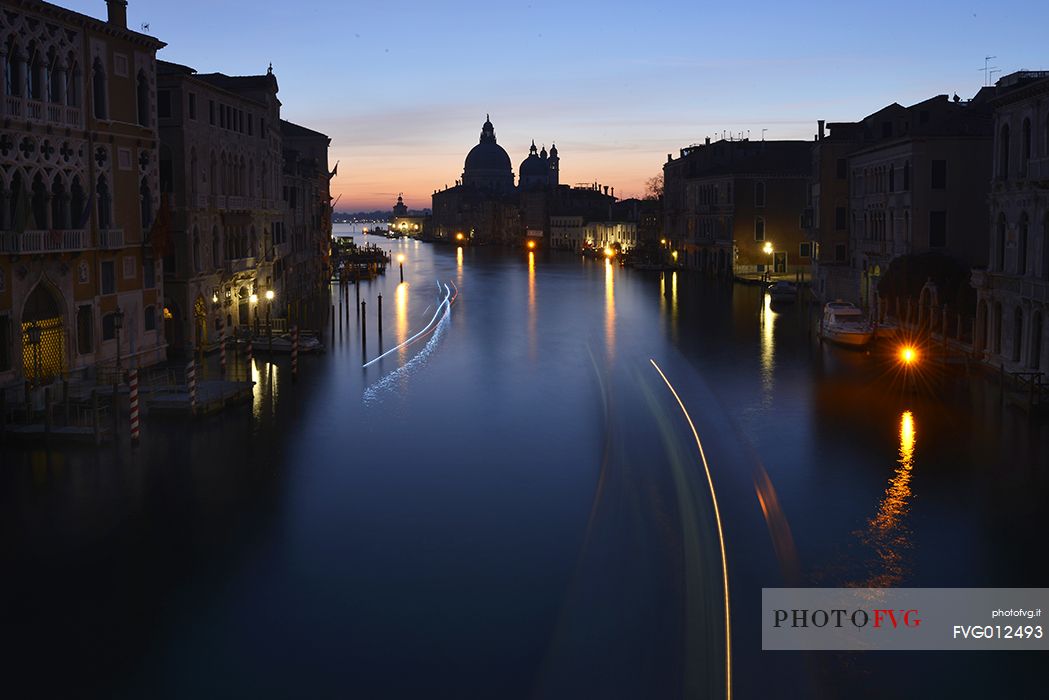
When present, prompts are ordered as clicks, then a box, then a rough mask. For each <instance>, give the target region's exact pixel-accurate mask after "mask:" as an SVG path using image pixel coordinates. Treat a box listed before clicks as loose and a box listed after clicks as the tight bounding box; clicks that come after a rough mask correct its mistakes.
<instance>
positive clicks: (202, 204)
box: [193, 194, 211, 209]
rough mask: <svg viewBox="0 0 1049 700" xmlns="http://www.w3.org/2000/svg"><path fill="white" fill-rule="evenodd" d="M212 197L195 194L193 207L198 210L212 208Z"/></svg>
mask: <svg viewBox="0 0 1049 700" xmlns="http://www.w3.org/2000/svg"><path fill="white" fill-rule="evenodd" d="M210 200H211V195H208V194H195V195H193V206H194V207H196V208H197V209H207V208H208V207H209V206H211V201H210Z"/></svg>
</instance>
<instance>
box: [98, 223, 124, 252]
mask: <svg viewBox="0 0 1049 700" xmlns="http://www.w3.org/2000/svg"><path fill="white" fill-rule="evenodd" d="M98 247H99V248H106V249H113V248H123V247H124V229H122V228H103V229H99V230H98Z"/></svg>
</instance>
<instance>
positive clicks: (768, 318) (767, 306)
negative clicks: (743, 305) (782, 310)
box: [752, 294, 776, 408]
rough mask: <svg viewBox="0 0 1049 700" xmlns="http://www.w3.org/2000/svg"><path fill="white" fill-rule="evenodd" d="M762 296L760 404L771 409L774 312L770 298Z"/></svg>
mask: <svg viewBox="0 0 1049 700" xmlns="http://www.w3.org/2000/svg"><path fill="white" fill-rule="evenodd" d="M763 296H764V299H765V302H764V304H763V305H762V307H761V389H762V398H761V403H762V405H763V406H764V407H765V408H771V406H772V390H773V388H774V387H775V384H774V373H775V369H776V343H775V337H776V312H774V311H773V310H772V297H771V296H769V295H767V294H763ZM752 308H753V307H752Z"/></svg>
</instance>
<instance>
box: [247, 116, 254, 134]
mask: <svg viewBox="0 0 1049 700" xmlns="http://www.w3.org/2000/svg"><path fill="white" fill-rule="evenodd" d="M254 122H255V120H254V119H253V118H252V116H251V114H248V136H254V134H253V133H252V131H251V128H252V126H253V125H254Z"/></svg>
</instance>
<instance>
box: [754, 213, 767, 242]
mask: <svg viewBox="0 0 1049 700" xmlns="http://www.w3.org/2000/svg"><path fill="white" fill-rule="evenodd" d="M754 240H755V241H763V240H765V219H763V218H762V217H760V216H757V217H754Z"/></svg>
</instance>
